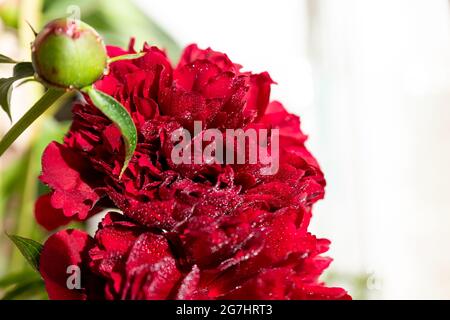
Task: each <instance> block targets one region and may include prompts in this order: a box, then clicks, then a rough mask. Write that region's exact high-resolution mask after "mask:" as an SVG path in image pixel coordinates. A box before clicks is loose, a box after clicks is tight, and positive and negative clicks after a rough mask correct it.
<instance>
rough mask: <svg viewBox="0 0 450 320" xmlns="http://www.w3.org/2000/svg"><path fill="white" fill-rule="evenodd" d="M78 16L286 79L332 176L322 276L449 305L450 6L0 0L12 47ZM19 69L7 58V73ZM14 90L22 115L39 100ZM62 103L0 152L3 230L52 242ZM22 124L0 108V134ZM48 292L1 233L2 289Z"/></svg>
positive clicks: (121, 37)
mask: <svg viewBox="0 0 450 320" xmlns="http://www.w3.org/2000/svg"><path fill="white" fill-rule="evenodd" d="M69 14H71V15H78V14H80V17H81V19H82V20H84V21H86V22H87V23H89V24H91V25H92V26H94V27H95V28H97V29H98V30H99V31H100V33H102V34H103V35H104V36H105V38H106V39H107V42H108V43H109V44H117V45H126V44H127V42H128V38H129V37H131V36H135V37H136V39H137V47H138V46H140V45H141V44H142V42H143V41H144V40H147V41H148V42H149V43H152V44H156V45H158V46H161V47H163V48H165V49H166V50H167V52H168V54H169V56H170V57H171V58H172V59H173V61H174V63H175V61H177V57H178V56H179V54H180V48H181V47H183V46H185V45H187V44H189V43H193V42H196V43H198V44H199V46H200V47H208V46H211V47H212V48H213V49H215V50H218V51H223V52H226V53H227V54H228V55H229V56H230V58H231V59H232V60H233V61H235V62H238V63H240V64H242V65H243V66H244V69H246V70H251V71H254V72H261V71H268V72H269V73H270V74H271V76H272V78H273V79H274V80H275V81H276V82H277V83H278V85H276V86H274V87H273V91H272V92H273V93H272V98H273V99H276V100H280V101H281V102H283V104H284V105H285V106H286V107H287V109H288V110H289V111H291V112H293V113H296V114H298V115H300V116H301V119H302V129H303V131H304V132H305V133H307V134H308V135H309V136H310V138H309V140H308V147H309V148H310V149H311V151H312V152H313V154H314V155H315V156H316V157H317V158H318V160H319V162H320V164H321V165H322V167H323V170H324V172H325V175H326V178H327V182H328V186H327V190H326V192H327V193H326V197H325V200H323V201H321V202H320V203H319V204H318V205H317V206H316V208H315V216H314V218H313V220H312V226H311V231H312V232H313V233H315V234H317V235H318V236H320V237H326V238H329V239H331V240H332V248H331V250H330V252H329V255H330V256H332V257H333V258H334V262H333V264H332V265H331V267H330V268H329V270H328V271H327V273H326V275H325V276H324V280H326V281H327V282H328V283H329V284H330V285H339V286H344V287H345V288H347V289H348V290H349V291H350V293H351V294H352V295H353V296H354V297H355V298H357V299H450V255H448V251H449V250H448V246H449V245H450V165H449V164H450V141H449V138H450V4H449V0H289V1H275V0H247V1H238V0H228V1H218V0H216V1H211V0H209V1H208V0H190V1H182V0H165V1H157V0H134V1H132V0H130V1H125V0H108V1H107V0H97V1H87V0H70V1H69V0H58V1H55V0H53V1H50V0H46V1H44V0H0V17H1V20H0V52H1V53H3V54H6V55H9V56H12V57H14V58H22V59H25V60H29V57H28V55H29V42H30V41H31V40H32V37H33V34H32V32H31V31H30V29H29V27H28V26H27V24H26V23H25V21H28V22H30V24H32V25H33V26H34V27H35V28H36V29H39V28H40V27H41V26H42V25H43V23H45V22H46V21H48V20H50V19H52V18H56V17H61V16H65V15H69ZM10 73H11V69H10V68H9V67H4V66H1V68H0V77H4V76H8V75H9V74H10ZM41 92H42V88H41V87H39V85H33V84H27V85H24V86H23V87H20V88H19V89H18V90H17V91H14V94H13V97H12V109H13V112H12V114H13V121H16V120H17V119H19V118H20V116H21V115H22V114H23V113H24V111H26V110H27V108H29V106H30V105H31V104H32V103H33V101H35V100H36V99H37V97H38V96H39V94H41ZM69 102H70V101H64V102H63V103H62V104H61V105H56V106H54V107H53V108H51V109H50V110H49V111H48V112H47V114H46V115H45V116H44V117H42V118H41V119H40V121H39V122H38V123H36V124H35V125H34V126H33V127H31V128H30V129H29V130H27V132H26V134H24V135H23V136H22V137H21V139H19V140H18V141H17V143H16V144H15V145H14V147H13V148H12V149H11V150H9V151H8V153H7V154H5V156H3V157H2V158H1V159H0V229H1V230H6V231H8V232H9V233H13V234H18V235H21V236H25V237H29V238H33V239H43V238H45V237H46V234H45V233H44V232H43V230H40V229H39V227H37V226H36V225H35V223H34V220H33V219H34V218H33V213H32V212H33V202H34V199H35V198H36V197H37V195H38V194H39V193H42V192H44V191H45V187H44V186H42V185H41V184H39V183H38V182H37V176H38V174H39V171H40V161H39V158H40V155H41V152H42V150H43V148H44V147H45V145H46V144H47V143H48V142H49V141H50V140H53V139H56V140H58V139H61V137H62V136H63V135H64V132H65V130H67V125H68V121H67V119H68V117H67V109H68V108H64V105H65V104H67V103H69ZM10 125H11V123H10V121H9V120H8V118H7V116H6V114H4V113H1V114H0V134H1V135H3V134H4V133H5V132H6V130H7V129H8V128H9V127H10ZM1 295H3V297H4V298H39V299H40V298H45V295H43V293H42V282H41V281H40V279H39V278H37V276H36V275H35V274H34V273H33V272H31V271H30V270H29V269H28V267H27V266H26V262H25V261H24V260H23V258H22V257H21V256H20V254H19V253H18V251H17V250H16V249H13V248H12V247H11V245H10V242H9V241H8V240H7V239H6V237H5V236H4V235H3V234H1V235H0V296H1Z"/></svg>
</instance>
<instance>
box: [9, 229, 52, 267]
mask: <svg viewBox="0 0 450 320" xmlns="http://www.w3.org/2000/svg"><path fill="white" fill-rule="evenodd" d="M8 237H9V238H10V239H11V241H12V242H14V244H15V245H16V247H17V248H18V249H19V250H20V252H21V253H22V255H23V256H24V257H25V259H27V261H28V263H29V264H30V265H31V266H32V267H33V268H34V269H35V270H36V271H39V258H40V256H41V251H42V248H43V246H42V244H40V243H39V242H36V241H34V240H31V239H27V238H23V237H20V236H15V235H8Z"/></svg>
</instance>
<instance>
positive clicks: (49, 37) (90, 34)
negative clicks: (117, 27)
mask: <svg viewBox="0 0 450 320" xmlns="http://www.w3.org/2000/svg"><path fill="white" fill-rule="evenodd" d="M31 50H32V59H33V67H34V69H35V71H36V74H37V76H38V77H39V78H40V80H42V81H43V82H44V83H46V84H47V85H49V86H53V87H58V88H66V89H81V88H83V87H86V86H88V85H91V84H92V83H94V82H95V81H96V80H98V79H99V78H100V77H101V76H102V74H103V72H104V71H105V69H106V67H107V59H108V56H107V53H106V48H105V45H104V43H103V40H102V38H101V37H100V35H99V34H98V33H97V32H96V31H95V30H94V29H93V28H92V27H90V26H89V25H87V24H86V23H84V22H82V21H79V20H75V19H70V18H63V19H57V20H53V21H51V22H50V23H48V24H47V25H46V26H45V27H44V29H43V30H42V31H41V32H40V33H39V34H38V35H37V36H36V39H35V41H34V42H33V43H32V47H31Z"/></svg>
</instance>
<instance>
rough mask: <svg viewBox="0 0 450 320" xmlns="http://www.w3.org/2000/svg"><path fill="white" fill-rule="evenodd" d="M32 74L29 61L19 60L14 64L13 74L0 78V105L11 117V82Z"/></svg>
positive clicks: (32, 70)
mask: <svg viewBox="0 0 450 320" xmlns="http://www.w3.org/2000/svg"><path fill="white" fill-rule="evenodd" d="M33 75H34V69H33V65H32V63H31V62H20V63H18V64H16V65H15V66H14V75H13V76H12V77H10V78H2V79H0V106H1V107H2V109H3V110H4V111H5V112H6V113H7V114H8V117H9V119H11V110H10V103H11V93H12V89H13V84H14V82H16V81H17V80H20V79H24V78H28V77H31V76H33Z"/></svg>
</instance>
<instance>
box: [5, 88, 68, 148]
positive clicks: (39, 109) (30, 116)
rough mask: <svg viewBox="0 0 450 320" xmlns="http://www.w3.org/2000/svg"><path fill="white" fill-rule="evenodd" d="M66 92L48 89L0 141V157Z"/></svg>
mask: <svg viewBox="0 0 450 320" xmlns="http://www.w3.org/2000/svg"><path fill="white" fill-rule="evenodd" d="M62 95H64V91H62V90H56V89H48V90H47V92H45V93H44V95H43V96H42V97H41V98H40V99H39V100H38V101H37V102H36V103H35V104H34V105H33V106H32V107H31V108H30V110H28V111H27V113H25V114H24V115H23V117H22V118H20V120H19V121H17V122H16V124H15V125H14V126H13V127H12V128H11V129H9V131H8V132H7V133H6V134H5V135H4V136H3V138H2V140H0V156H1V155H2V154H3V153H4V152H5V151H6V149H8V147H9V146H10V145H11V144H12V143H13V142H14V141H15V140H16V139H17V137H18V136H20V135H21V134H22V132H23V131H25V129H26V128H28V127H29V126H30V124H32V123H33V122H34V120H36V119H37V118H38V117H39V116H40V115H41V114H42V113H44V112H45V110H47V109H48V108H49V107H50V106H51V105H52V104H53V103H54V102H55V101H56V100H58V99H59V98H60V97H61V96H62Z"/></svg>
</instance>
